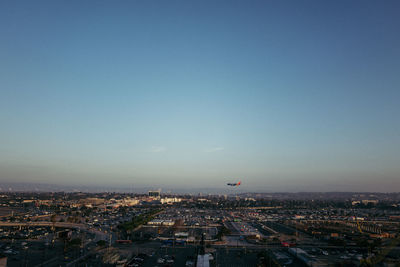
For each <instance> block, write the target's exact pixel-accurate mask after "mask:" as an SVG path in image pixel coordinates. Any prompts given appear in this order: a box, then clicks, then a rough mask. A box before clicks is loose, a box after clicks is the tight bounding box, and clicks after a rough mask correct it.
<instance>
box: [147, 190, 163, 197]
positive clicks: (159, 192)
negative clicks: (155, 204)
mask: <svg viewBox="0 0 400 267" xmlns="http://www.w3.org/2000/svg"><path fill="white" fill-rule="evenodd" d="M160 195H161V190H157V191H149V197H154V198H160Z"/></svg>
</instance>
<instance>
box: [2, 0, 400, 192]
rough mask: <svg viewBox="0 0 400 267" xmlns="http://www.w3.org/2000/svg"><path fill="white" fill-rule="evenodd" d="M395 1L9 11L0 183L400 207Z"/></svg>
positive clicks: (10, 7) (5, 10)
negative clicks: (365, 196)
mask: <svg viewBox="0 0 400 267" xmlns="http://www.w3.org/2000/svg"><path fill="white" fill-rule="evenodd" d="M399 11H400V4H399V3H398V2H396V1H385V2H375V1H351V2H349V1H334V2H320V1H309V2H307V3H306V2H297V1H296V2H295V1H288V2H264V1H254V2H252V3H244V2H232V1H218V2H213V1H201V2H186V1H164V2H148V1H146V2H145V1H143V2H140V1H132V2H118V3H110V2H107V1H96V2H94V1H88V2H68V3H67V2H54V1H38V2H29V1H26V2H24V1H22V2H12V1H5V2H2V3H0V58H1V60H0V87H1V88H0V93H1V96H0V125H1V131H0V182H2V183H11V182H15V183H43V184H55V185H77V186H80V185H87V186H103V185H104V186H111V185H114V186H116V187H120V186H121V187H122V186H133V187H135V186H137V187H146V186H150V187H153V186H154V187H156V188H158V187H167V188H173V187H174V186H176V187H177V188H182V189H185V188H187V189H191V188H224V187H225V186H226V183H227V182H233V181H236V180H237V181H239V180H241V181H242V183H243V185H241V187H242V188H241V190H245V191H252V192H254V191H257V190H259V191H263V192H264V191H265V192H272V191H279V192H283V191H289V192H299V191H370V192H375V191H376V192H398V191H400V180H399V178H400V165H399V163H400V162H399V159H400V119H399V118H400V105H399V104H398V102H399V99H400V91H399V88H400V75H399V73H400V35H399V34H398V28H399V26H400V19H399V18H398V13H399Z"/></svg>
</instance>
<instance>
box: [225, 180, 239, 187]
mask: <svg viewBox="0 0 400 267" xmlns="http://www.w3.org/2000/svg"><path fill="white" fill-rule="evenodd" d="M241 183H242V181H239V182H237V183H227V185H229V186H239V185H240V184H241Z"/></svg>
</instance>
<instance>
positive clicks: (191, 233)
mask: <svg viewBox="0 0 400 267" xmlns="http://www.w3.org/2000/svg"><path fill="white" fill-rule="evenodd" d="M0 205H1V208H0V212H1V219H0V255H2V258H1V259H0V262H3V263H2V264H3V266H398V265H399V264H400V246H399V244H400V242H399V241H400V231H399V229H400V227H399V225H400V212H399V210H400V193H391V194H385V193H380V194H379V193H335V192H331V193H263V194H261V193H246V194H229V195H202V194H195V195H193V194H192V195H169V194H164V193H163V192H162V191H161V190H154V191H149V192H148V193H147V194H131V193H115V192H114V193H111V192H109V193H87V192H86V193H84V192H70V193H68V192H53V193H43V192H40V193H31V192H15V193H14V192H2V194H1V195H0Z"/></svg>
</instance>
